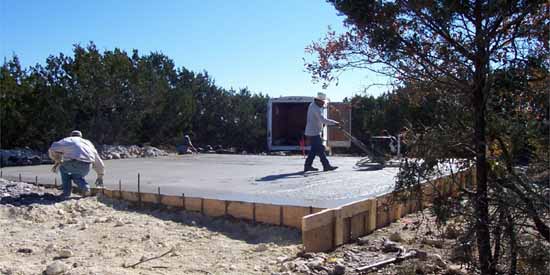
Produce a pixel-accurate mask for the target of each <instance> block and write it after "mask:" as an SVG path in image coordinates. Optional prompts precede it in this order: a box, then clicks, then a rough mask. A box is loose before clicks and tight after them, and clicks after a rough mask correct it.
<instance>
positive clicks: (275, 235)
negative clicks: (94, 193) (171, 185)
mask: <svg viewBox="0 0 550 275" xmlns="http://www.w3.org/2000/svg"><path fill="white" fill-rule="evenodd" d="M98 201H100V202H102V203H104V204H105V205H108V206H110V207H112V208H113V209H114V210H118V211H128V212H134V213H140V214H146V215H151V216H153V217H155V218H158V219H161V220H164V221H172V222H175V223H179V224H183V225H187V226H193V227H202V228H206V229H207V230H209V231H211V232H217V233H219V234H223V235H225V236H227V237H228V238H231V239H236V240H242V241H245V242H247V243H249V244H260V243H274V244H276V245H280V246H286V245H298V244H301V242H302V240H301V233H300V231H299V230H297V229H293V228H289V227H282V226H274V225H267V224H261V223H253V222H251V221H246V220H239V219H235V218H233V217H231V216H224V217H208V216H205V215H202V214H200V213H198V212H190V211H184V210H182V209H174V208H168V207H166V206H159V205H155V204H149V205H144V206H143V207H138V206H137V204H134V203H129V202H125V201H119V200H116V199H111V198H106V197H102V196H98Z"/></svg>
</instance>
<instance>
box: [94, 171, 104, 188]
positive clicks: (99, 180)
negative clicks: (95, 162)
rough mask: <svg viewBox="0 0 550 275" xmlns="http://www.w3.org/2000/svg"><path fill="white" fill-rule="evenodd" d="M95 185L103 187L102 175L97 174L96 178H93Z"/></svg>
mask: <svg viewBox="0 0 550 275" xmlns="http://www.w3.org/2000/svg"><path fill="white" fill-rule="evenodd" d="M95 186H97V187H103V175H101V174H100V175H97V179H96V180H95Z"/></svg>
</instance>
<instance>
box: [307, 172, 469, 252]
mask: <svg viewBox="0 0 550 275" xmlns="http://www.w3.org/2000/svg"><path fill="white" fill-rule="evenodd" d="M472 178H475V170H469V171H464V172H459V173H456V174H452V175H449V176H445V177H441V178H437V179H433V180H430V181H427V182H425V183H424V184H423V185H422V186H420V188H418V189H415V190H405V191H399V192H392V193H389V194H384V195H381V196H378V197H376V198H372V199H366V200H360V201H357V202H353V203H349V204H346V205H342V206H340V207H337V208H332V209H326V210H324V211H321V212H319V213H315V214H311V215H307V216H305V217H303V218H302V241H303V243H304V247H305V250H306V251H308V252H320V251H329V250H332V249H334V248H335V247H337V246H338V245H341V244H344V243H347V242H349V241H352V240H354V239H357V238H359V237H361V236H364V235H367V234H369V233H371V232H372V231H374V230H375V229H378V228H382V227H385V226H387V225H389V224H390V223H392V222H395V221H397V220H399V219H400V218H401V217H403V216H405V215H407V214H409V213H414V212H416V211H419V210H422V209H423V208H424V207H426V206H428V205H429V204H430V203H431V201H432V200H433V198H435V197H436V196H457V195H458V194H459V189H460V188H463V187H464V186H468V185H470V184H475V182H473V180H472ZM405 192H408V193H405Z"/></svg>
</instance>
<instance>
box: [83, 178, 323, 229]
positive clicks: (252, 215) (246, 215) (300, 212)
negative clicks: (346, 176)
mask: <svg viewBox="0 0 550 275" xmlns="http://www.w3.org/2000/svg"><path fill="white" fill-rule="evenodd" d="M92 191H93V192H95V193H97V194H102V195H103V196H106V197H109V198H113V199H122V200H126V201H130V202H139V203H143V204H160V205H164V206H169V207H175V208H182V209H185V210H187V211H195V212H201V213H203V214H204V215H207V216H211V217H220V216H225V215H228V216H232V217H234V218H237V219H245V220H250V221H253V222H260V223H266V224H272V225H283V226H288V227H293V228H297V229H301V228H302V217H304V216H306V215H309V214H312V213H317V212H320V211H323V210H324V209H323V208H316V207H304V206H291V205H274V204H263V203H251V202H241V201H226V200H217V199H206V198H197V197H186V196H184V195H183V194H182V196H173V195H163V194H158V193H143V192H139V193H138V192H128V191H119V190H110V189H104V188H92Z"/></svg>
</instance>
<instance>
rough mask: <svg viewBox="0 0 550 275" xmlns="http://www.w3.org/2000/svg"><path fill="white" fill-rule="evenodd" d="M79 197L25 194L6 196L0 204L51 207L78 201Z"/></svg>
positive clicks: (0, 199)
mask: <svg viewBox="0 0 550 275" xmlns="http://www.w3.org/2000/svg"><path fill="white" fill-rule="evenodd" d="M79 199H81V198H80V197H71V198H69V199H65V198H61V197H60V196H58V195H54V194H51V193H27V194H21V195H18V196H7V197H2V198H0V204H4V205H5V204H11V205H13V206H29V205H31V204H42V205H51V204H55V203H58V202H62V201H64V200H79Z"/></svg>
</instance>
